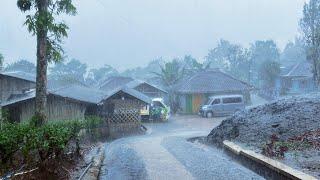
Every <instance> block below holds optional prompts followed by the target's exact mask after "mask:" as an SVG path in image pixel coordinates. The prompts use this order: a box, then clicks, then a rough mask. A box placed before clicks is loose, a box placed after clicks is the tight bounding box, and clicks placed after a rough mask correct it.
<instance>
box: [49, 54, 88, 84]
mask: <svg viewBox="0 0 320 180" xmlns="http://www.w3.org/2000/svg"><path fill="white" fill-rule="evenodd" d="M86 73H87V64H85V63H81V62H80V61H79V60H77V59H72V60H71V61H68V62H59V63H56V64H55V65H54V66H53V67H52V68H50V79H54V80H57V81H59V80H61V81H69V83H74V82H79V83H85V75H86Z"/></svg>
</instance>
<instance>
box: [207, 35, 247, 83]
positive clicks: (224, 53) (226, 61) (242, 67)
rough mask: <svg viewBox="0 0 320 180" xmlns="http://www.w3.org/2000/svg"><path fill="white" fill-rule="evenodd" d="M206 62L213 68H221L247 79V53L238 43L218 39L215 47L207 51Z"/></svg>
mask: <svg viewBox="0 0 320 180" xmlns="http://www.w3.org/2000/svg"><path fill="white" fill-rule="evenodd" d="M206 62H208V63H210V66H211V67H213V68H219V69H222V70H224V71H226V72H228V73H229V74H231V75H233V76H236V77H238V78H240V79H241V80H248V73H247V72H248V71H249V53H248V50H247V49H245V48H243V47H241V46H240V45H238V44H232V43H230V42H229V41H226V40H223V39H222V40H220V41H219V43H218V45H217V47H216V48H214V49H211V50H210V51H209V53H208V55H207V56H206Z"/></svg>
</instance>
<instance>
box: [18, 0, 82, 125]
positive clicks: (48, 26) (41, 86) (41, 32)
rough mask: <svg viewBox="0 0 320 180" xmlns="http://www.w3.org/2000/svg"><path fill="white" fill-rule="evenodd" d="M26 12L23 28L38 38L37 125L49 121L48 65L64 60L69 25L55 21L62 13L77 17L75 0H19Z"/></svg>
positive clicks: (19, 5) (22, 9) (21, 7)
mask: <svg viewBox="0 0 320 180" xmlns="http://www.w3.org/2000/svg"><path fill="white" fill-rule="evenodd" d="M17 5H18V7H19V9H20V10H21V11H23V12H29V13H28V15H27V16H26V21H25V23H24V25H26V26H27V29H28V31H29V32H30V33H32V35H34V36H36V37H37V77H36V112H35V117H36V118H35V119H36V122H35V123H36V124H37V125H42V124H44V123H45V122H46V119H47V118H46V114H45V110H46V104H47V65H48V62H58V61H61V60H62V59H63V57H64V51H63V49H62V47H61V43H62V39H63V38H64V37H67V30H68V26H67V25H66V24H65V23H64V22H58V21H57V20H56V18H57V17H58V16H60V15H62V14H67V15H75V14H76V8H75V6H74V5H73V4H72V0H18V1H17Z"/></svg>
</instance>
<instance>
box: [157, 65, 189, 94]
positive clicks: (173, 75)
mask: <svg viewBox="0 0 320 180" xmlns="http://www.w3.org/2000/svg"><path fill="white" fill-rule="evenodd" d="M160 69H161V70H160V72H159V73H158V72H153V74H155V75H156V76H157V77H158V78H160V80H161V81H162V83H163V85H165V86H166V87H167V88H170V87H171V86H173V85H175V84H176V83H178V81H179V80H181V79H182V78H183V76H184V71H185V68H184V67H181V65H180V63H179V61H178V60H177V59H174V60H172V61H171V62H167V63H165V64H164V65H163V66H162V65H160Z"/></svg>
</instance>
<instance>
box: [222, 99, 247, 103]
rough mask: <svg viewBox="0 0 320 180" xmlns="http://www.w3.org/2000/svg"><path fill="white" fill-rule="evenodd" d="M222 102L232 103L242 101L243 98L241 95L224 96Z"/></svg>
mask: <svg viewBox="0 0 320 180" xmlns="http://www.w3.org/2000/svg"><path fill="white" fill-rule="evenodd" d="M222 102H223V103H224V104H231V103H241V102H242V98H241V97H234V98H223V99H222Z"/></svg>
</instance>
